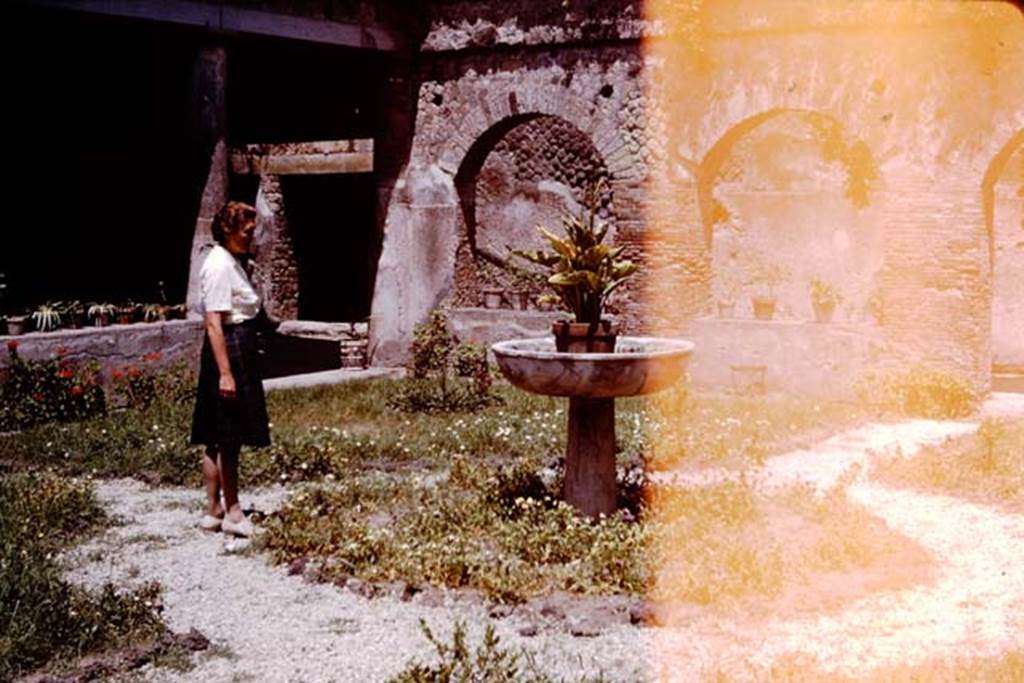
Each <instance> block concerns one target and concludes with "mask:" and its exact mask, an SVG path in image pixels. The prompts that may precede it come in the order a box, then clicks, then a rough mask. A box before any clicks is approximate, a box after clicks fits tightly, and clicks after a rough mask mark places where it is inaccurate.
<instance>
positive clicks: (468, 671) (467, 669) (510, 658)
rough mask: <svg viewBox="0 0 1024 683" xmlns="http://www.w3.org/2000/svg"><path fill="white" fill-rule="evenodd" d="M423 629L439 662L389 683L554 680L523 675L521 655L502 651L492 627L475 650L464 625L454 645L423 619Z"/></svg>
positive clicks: (458, 628) (416, 666)
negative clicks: (467, 636) (520, 663)
mask: <svg viewBox="0 0 1024 683" xmlns="http://www.w3.org/2000/svg"><path fill="white" fill-rule="evenodd" d="M420 628H421V629H423V633H424V635H425V636H426V637H427V640H429V641H430V644H431V645H433V646H434V649H435V650H436V651H437V656H438V659H439V661H438V662H437V663H436V664H432V665H428V664H420V663H413V664H411V665H410V666H408V667H407V668H405V669H404V670H403V671H402V672H401V673H399V674H398V675H397V676H395V677H393V678H391V679H390V680H389V683H520V682H522V683H544V682H545V681H548V680H550V679H548V678H545V677H542V676H538V675H533V674H528V673H527V672H525V671H521V670H520V668H519V660H520V657H521V654H520V653H519V652H514V651H512V650H507V649H505V648H502V647H499V642H500V639H499V638H498V636H497V635H495V633H494V627H493V626H491V625H490V624H488V625H487V628H486V629H485V630H484V636H483V641H482V642H481V643H480V645H479V646H477V647H476V649H475V650H471V649H470V646H469V644H468V643H467V642H466V627H465V625H464V624H463V623H462V622H461V621H456V622H455V630H454V631H453V632H452V639H451V642H450V643H446V642H443V641H441V640H439V639H438V638H437V636H435V635H434V633H433V632H432V631H431V630H430V627H428V626H427V622H426V621H424V620H423V619H420Z"/></svg>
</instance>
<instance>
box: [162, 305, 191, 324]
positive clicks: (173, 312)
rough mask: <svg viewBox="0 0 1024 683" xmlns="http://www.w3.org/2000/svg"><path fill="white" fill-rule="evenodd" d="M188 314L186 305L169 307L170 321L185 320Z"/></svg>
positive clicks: (168, 317) (168, 316)
mask: <svg viewBox="0 0 1024 683" xmlns="http://www.w3.org/2000/svg"><path fill="white" fill-rule="evenodd" d="M187 314H188V307H187V306H186V305H185V304H173V305H171V306H168V307H167V319H168V320H184V319H185V316H186V315H187Z"/></svg>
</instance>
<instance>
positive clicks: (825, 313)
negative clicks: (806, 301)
mask: <svg viewBox="0 0 1024 683" xmlns="http://www.w3.org/2000/svg"><path fill="white" fill-rule="evenodd" d="M812 306H813V307H814V321H815V322H819V323H830V322H832V316H833V315H835V312H836V305H835V302H832V301H828V302H818V301H815V302H814V303H813V304H812Z"/></svg>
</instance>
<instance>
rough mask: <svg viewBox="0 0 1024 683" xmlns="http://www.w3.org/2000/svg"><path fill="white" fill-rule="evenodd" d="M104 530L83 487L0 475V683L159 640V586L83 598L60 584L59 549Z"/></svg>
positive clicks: (108, 588)
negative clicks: (72, 660) (88, 656)
mask: <svg viewBox="0 0 1024 683" xmlns="http://www.w3.org/2000/svg"><path fill="white" fill-rule="evenodd" d="M109 522H110V520H109V519H108V518H107V516H106V515H105V514H104V513H103V510H102V509H101V508H100V507H99V505H98V503H97V501H96V498H95V494H94V492H93V490H92V486H91V485H90V484H89V483H88V482H86V481H82V480H74V479H68V478H64V477H59V476H56V475H54V474H51V473H48V472H27V473H18V474H5V475H0V604H2V605H4V609H3V610H0V679H3V680H12V679H14V678H17V677H19V676H20V675H22V674H25V673H28V672H29V671H31V670H33V669H35V668H37V667H39V666H42V665H44V664H46V663H47V662H51V661H56V660H67V659H69V658H74V657H77V656H81V655H82V654H85V653H90V652H96V651H99V650H103V649H106V648H109V647H117V646H123V645H125V644H127V643H129V642H138V641H141V640H148V639H151V638H153V637H155V636H158V635H161V634H163V633H165V632H166V627H165V626H164V625H163V623H162V622H161V621H160V618H159V616H158V611H159V604H160V601H159V596H160V587H159V585H158V584H147V585H145V586H142V587H140V588H139V589H137V590H135V591H132V592H119V591H117V590H116V589H115V588H114V586H113V585H112V584H106V585H104V586H102V587H101V588H100V589H98V590H95V591H88V590H85V589H83V588H80V587H78V586H75V585H73V584H71V583H69V582H68V581H67V580H66V579H64V578H63V571H62V568H61V566H60V565H59V564H58V562H57V560H56V559H55V558H56V555H57V553H58V552H59V551H60V550H61V548H62V546H64V545H66V544H67V543H69V542H71V541H73V540H75V539H77V538H80V537H81V536H82V535H84V534H86V533H89V532H91V531H95V530H97V529H99V528H101V527H103V526H105V525H107V524H109ZM40 529H45V530H46V533H39V530H40Z"/></svg>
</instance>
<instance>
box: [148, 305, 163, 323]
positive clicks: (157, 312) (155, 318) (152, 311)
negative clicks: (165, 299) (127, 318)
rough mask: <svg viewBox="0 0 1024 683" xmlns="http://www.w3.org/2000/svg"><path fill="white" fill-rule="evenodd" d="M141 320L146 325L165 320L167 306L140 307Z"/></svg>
mask: <svg viewBox="0 0 1024 683" xmlns="http://www.w3.org/2000/svg"><path fill="white" fill-rule="evenodd" d="M142 320H143V322H147V323H157V322H162V321H164V320H167V306H165V305H164V304H145V305H144V306H143V307H142Z"/></svg>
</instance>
